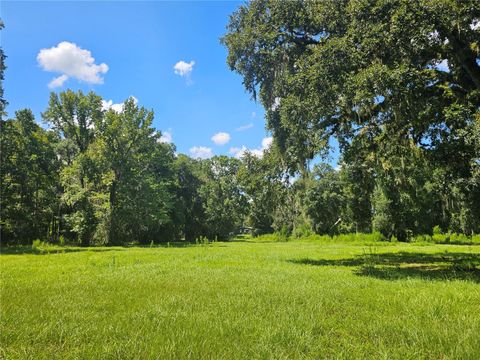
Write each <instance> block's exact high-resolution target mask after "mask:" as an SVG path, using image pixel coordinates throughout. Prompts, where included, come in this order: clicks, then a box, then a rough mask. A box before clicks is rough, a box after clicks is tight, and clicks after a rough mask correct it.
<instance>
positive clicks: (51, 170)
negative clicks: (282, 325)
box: [0, 0, 480, 246]
mask: <svg viewBox="0 0 480 360" xmlns="http://www.w3.org/2000/svg"><path fill="white" fill-rule="evenodd" d="M221 41H222V43H223V44H224V45H225V47H226V48H227V50H228V58H227V63H228V66H229V67H230V68H231V69H232V70H233V71H236V72H237V73H239V74H240V75H241V76H242V78H243V83H244V85H245V88H246V90H247V91H248V92H249V93H251V95H252V97H253V98H254V99H255V100H257V101H260V102H261V103H262V105H263V106H264V107H265V110H266V122H267V125H266V126H267V130H269V131H270V132H271V133H272V134H273V143H272V145H271V146H270V147H269V148H268V149H266V150H265V151H264V152H263V156H259V154H253V153H249V152H246V153H245V154H244V155H243V156H242V158H240V159H237V158H232V157H227V156H215V157H213V158H210V159H205V160H201V159H193V158H190V157H188V156H186V155H183V154H177V153H176V149H175V146H174V145H172V144H168V143H164V142H162V141H160V137H161V133H160V132H159V131H157V130H156V129H155V128H154V127H153V126H152V122H153V119H154V114H153V112H152V111H149V110H148V109H145V108H143V107H141V106H139V105H138V104H137V102H136V100H135V99H134V98H129V99H127V100H126V101H125V102H124V104H123V108H122V109H121V110H120V111H115V110H114V109H109V110H106V109H105V108H104V107H103V106H102V98H101V97H100V96H98V95H96V94H95V93H93V92H91V93H88V94H84V93H82V92H80V91H78V92H73V91H71V90H67V91H64V92H61V93H58V94H57V93H52V94H51V96H50V101H49V103H48V104H46V108H45V111H44V112H43V113H42V119H41V120H42V121H43V123H42V125H40V122H39V121H40V119H35V118H34V115H33V113H32V111H31V110H29V109H24V110H20V111H17V112H15V114H14V116H11V117H8V116H7V113H6V107H7V103H6V101H5V99H4V96H3V90H2V92H1V94H0V95H1V101H0V104H1V108H0V112H1V117H2V119H1V121H0V131H1V133H0V136H1V139H0V140H1V153H0V161H1V164H0V166H1V171H0V181H1V242H2V245H8V244H28V243H31V242H32V241H33V240H35V239H40V240H44V241H49V242H53V243H72V244H79V245H83V246H90V245H122V244H130V243H138V244H150V243H156V242H166V241H175V240H182V239H184V240H186V241H194V240H197V239H204V238H207V239H210V240H214V239H218V240H225V239H228V238H229V237H230V236H232V235H233V234H236V233H238V232H240V231H245V229H248V231H251V232H252V233H253V235H259V234H265V233H273V232H275V233H277V234H278V235H279V236H284V237H288V236H290V235H293V236H302V235H308V234H311V233H318V234H338V233H351V232H364V233H369V232H379V233H381V234H382V235H383V236H384V237H385V238H386V239H391V238H397V239H398V240H401V241H408V240H409V239H410V238H411V237H413V236H415V235H418V234H431V233H432V232H433V231H441V232H452V233H461V234H465V235H467V236H471V235H473V234H478V233H480V2H478V1H476V0H465V1H454V0H440V1H439V0H419V1H406V0H395V1H337V0H329V1H318V2H313V1H311V2H297V1H281V2H278V1H266V0H261V1H252V2H249V3H248V4H246V5H243V6H241V7H240V8H239V9H238V10H237V11H236V12H235V13H234V14H232V15H231V17H230V20H229V24H228V27H227V33H226V34H225V36H224V37H223V38H222V39H221ZM0 69H1V77H2V82H3V73H4V70H5V55H4V54H3V51H2V52H1V68H0ZM117 110H118V109H117ZM332 139H335V140H336V142H337V143H338V144H339V150H340V154H341V155H340V160H339V166H338V167H336V168H334V167H332V166H331V165H329V163H328V161H327V159H328V156H329V153H330V150H331V144H332Z"/></svg>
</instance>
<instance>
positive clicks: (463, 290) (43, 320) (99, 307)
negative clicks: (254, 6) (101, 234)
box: [0, 237, 480, 359]
mask: <svg viewBox="0 0 480 360" xmlns="http://www.w3.org/2000/svg"><path fill="white" fill-rule="evenodd" d="M262 239H263V240H262ZM0 263H1V328H0V330H1V331H0V333H1V335H0V336H1V337H0V340H1V353H0V357H1V358H4V359H147V358H150V359H154V358H158V359H182V358H193V359H212V358H213V359H252V358H261V359H268V358H275V359H287V358H288V359H298V358H307V359H319V358H345V359H479V358H480V336H479V334H480V315H479V314H480V285H479V283H480V270H479V264H480V246H478V245H438V244H426V243H423V244H406V243H388V242H366V241H357V242H348V241H343V242H333V241H314V240H304V241H301V240H299V241H291V242H271V241H268V237H264V238H259V239H237V240H235V241H230V242H215V243H210V244H198V245H189V246H185V245H184V244H176V245H174V244H171V245H170V246H168V247H167V246H165V247H152V248H150V247H143V248H142V247H130V248H128V247H110V248H107V247H104V248H68V247H65V248H59V247H47V248H45V249H42V248H40V249H32V248H30V247H24V248H9V249H5V250H4V251H3V253H2V255H1V256H0Z"/></svg>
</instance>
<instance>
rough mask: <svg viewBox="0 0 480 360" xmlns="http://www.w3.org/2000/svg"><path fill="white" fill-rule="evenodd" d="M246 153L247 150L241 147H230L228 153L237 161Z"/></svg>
mask: <svg viewBox="0 0 480 360" xmlns="http://www.w3.org/2000/svg"><path fill="white" fill-rule="evenodd" d="M247 151H248V149H247V148H246V147H245V145H243V146H242V147H241V148H239V147H231V148H230V150H228V152H229V153H230V154H232V155H233V156H235V157H236V158H237V159H240V158H241V157H242V156H243V155H245V153H246V152H247Z"/></svg>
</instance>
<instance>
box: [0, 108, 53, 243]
mask: <svg viewBox="0 0 480 360" xmlns="http://www.w3.org/2000/svg"><path fill="white" fill-rule="evenodd" d="M15 115H16V117H15V119H13V120H7V121H0V141H1V144H2V151H1V153H0V156H1V162H0V167H1V169H0V177H1V181H0V183H1V189H2V193H1V216H0V218H1V238H2V242H3V243H7V244H8V243H17V244H19V243H22V244H24V243H28V242H31V241H32V240H34V239H44V238H50V239H55V238H56V237H57V236H58V224H59V221H60V219H59V218H58V216H57V213H58V206H59V203H58V197H57V194H58V180H59V179H58V171H59V163H58V160H57V157H56V154H55V152H54V146H55V142H56V141H58V139H57V138H56V137H55V136H54V134H53V133H52V132H50V131H46V130H44V129H42V128H41V127H40V126H38V125H37V124H36V122H35V119H34V116H33V113H32V112H31V110H29V109H25V110H20V111H17V112H16V113H15Z"/></svg>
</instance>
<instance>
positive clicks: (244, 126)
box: [235, 123, 253, 131]
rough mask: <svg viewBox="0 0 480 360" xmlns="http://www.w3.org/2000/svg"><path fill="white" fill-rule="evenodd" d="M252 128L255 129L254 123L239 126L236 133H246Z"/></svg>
mask: <svg viewBox="0 0 480 360" xmlns="http://www.w3.org/2000/svg"><path fill="white" fill-rule="evenodd" d="M252 127H253V123H250V124H246V125H242V126H239V127H238V128H236V129H235V130H236V131H245V130H248V129H251V128H252Z"/></svg>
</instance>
